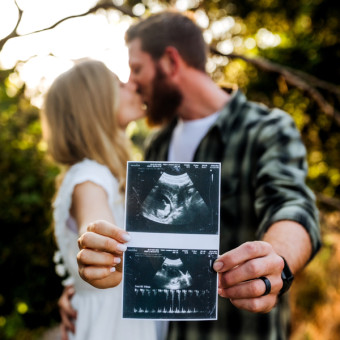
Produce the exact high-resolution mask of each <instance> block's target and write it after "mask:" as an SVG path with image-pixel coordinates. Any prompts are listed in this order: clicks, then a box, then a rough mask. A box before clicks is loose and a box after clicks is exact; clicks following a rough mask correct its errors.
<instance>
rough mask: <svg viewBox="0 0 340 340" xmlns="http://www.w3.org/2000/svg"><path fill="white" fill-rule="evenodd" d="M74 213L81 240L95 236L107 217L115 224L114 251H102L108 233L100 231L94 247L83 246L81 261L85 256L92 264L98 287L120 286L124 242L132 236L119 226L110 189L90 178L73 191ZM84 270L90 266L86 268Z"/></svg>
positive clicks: (80, 255)
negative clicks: (96, 228) (99, 224)
mask: <svg viewBox="0 0 340 340" xmlns="http://www.w3.org/2000/svg"><path fill="white" fill-rule="evenodd" d="M71 215H72V216H73V217H74V218H75V220H76V221H77V224H78V226H79V236H80V238H79V244H80V243H81V242H82V240H86V239H88V238H89V237H90V238H92V236H93V235H92V234H93V231H95V230H94V228H95V226H96V223H97V222H96V221H98V220H104V221H106V222H108V223H109V224H110V225H114V235H112V239H111V240H110V242H111V251H110V253H108V252H100V253H99V252H98V250H101V249H100V248H99V246H98V245H99V244H100V240H101V239H102V238H103V237H104V236H103V234H101V233H100V232H99V233H97V234H96V235H95V238H94V244H92V247H91V249H83V250H81V251H80V252H79V253H78V261H79V259H83V258H85V259H86V262H87V263H88V264H89V265H90V267H91V271H93V272H94V276H93V280H92V282H90V283H91V284H92V285H93V286H95V287H97V288H106V287H108V286H109V287H115V286H117V285H118V284H119V283H120V282H121V280H122V263H121V262H122V255H123V252H124V251H125V250H126V245H124V243H125V242H127V241H128V240H129V237H128V234H127V233H126V232H125V231H124V230H122V229H121V228H119V227H117V226H115V220H114V217H113V215H112V212H111V209H110V207H109V204H108V197H107V193H106V191H105V190H104V189H103V188H102V187H101V186H99V185H97V184H94V183H93V182H90V181H87V182H84V183H81V184H78V185H77V186H76V187H75V189H74V191H73V196H72V207H71ZM80 249H81V247H80ZM84 271H85V272H86V271H87V269H86V268H84ZM108 283H109V285H108Z"/></svg>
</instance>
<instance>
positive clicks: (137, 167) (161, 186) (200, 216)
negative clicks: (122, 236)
mask: <svg viewBox="0 0 340 340" xmlns="http://www.w3.org/2000/svg"><path fill="white" fill-rule="evenodd" d="M127 176H128V178H127V192H126V197H127V201H126V230H127V231H139V232H156V233H163V232H164V233H195V234H217V232H218V218H219V209H218V208H219V181H220V168H219V166H218V165H217V164H216V163H210V164H209V163H163V162H128V174H127Z"/></svg>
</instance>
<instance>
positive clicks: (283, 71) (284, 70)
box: [0, 0, 340, 126]
mask: <svg viewBox="0 0 340 340" xmlns="http://www.w3.org/2000/svg"><path fill="white" fill-rule="evenodd" d="M15 5H16V6H17V8H18V11H19V17H18V21H17V24H16V26H15V28H14V30H13V31H12V32H11V33H10V34H9V35H8V36H6V37H5V38H3V39H1V40H0V52H1V50H2V48H3V46H4V45H5V43H6V42H7V41H8V40H10V39H12V38H16V37H21V36H28V35H32V34H35V33H40V32H44V31H48V30H52V29H53V28H55V27H57V26H58V25H60V24H61V23H63V22H64V21H67V20H70V19H74V18H79V17H84V16H87V15H89V14H92V13H95V12H97V11H98V10H99V9H103V10H109V9H115V10H118V11H120V12H121V13H123V14H126V15H128V16H130V17H137V16H136V15H135V14H133V12H132V10H131V9H130V8H128V7H126V6H117V5H114V4H113V3H112V2H111V1H106V0H101V1H99V2H98V3H97V4H96V5H95V6H94V7H92V8H90V9H89V10H88V11H86V12H84V13H80V14H76V15H72V16H68V17H65V18H63V19H61V20H59V21H57V22H56V23H54V24H53V25H51V26H49V27H46V28H43V29H40V30H37V31H33V32H30V33H26V34H23V35H19V34H18V33H17V28H18V26H19V24H20V22H21V18H22V15H23V11H22V10H21V9H20V8H19V6H18V4H17V2H16V1H15ZM210 50H211V52H212V53H214V54H216V55H221V56H224V57H227V58H230V59H241V60H244V61H245V62H247V63H249V64H252V65H254V66H255V67H257V68H258V69H260V70H262V71H265V72H271V73H276V74H279V75H281V76H282V77H283V78H284V79H285V81H286V82H287V83H288V84H290V85H291V86H294V87H296V88H299V89H300V90H302V91H304V92H305V93H306V94H307V95H308V96H309V97H310V98H312V99H313V100H314V101H315V103H316V104H317V105H318V106H319V108H320V109H321V110H322V111H323V112H324V113H325V114H326V115H327V116H329V117H330V118H332V119H334V121H335V122H336V123H337V125H339V126H340V112H339V111H337V110H336V109H335V108H334V107H333V106H332V105H331V104H330V103H329V102H328V101H327V100H326V99H325V98H324V96H323V95H322V94H321V93H320V91H318V90H317V88H320V89H324V90H327V91H328V92H330V93H333V94H335V95H336V96H337V98H338V99H339V98H340V87H339V86H336V85H334V84H331V83H328V82H326V81H324V80H320V79H318V78H316V77H314V76H312V75H310V74H307V73H304V72H302V71H299V70H295V69H292V68H289V67H286V66H282V65H279V64H276V63H274V62H271V61H269V60H267V59H264V58H260V57H258V58H249V57H246V56H243V55H238V54H235V53H231V54H223V53H221V52H219V51H218V50H217V49H216V48H214V47H210ZM339 100H340V99H339Z"/></svg>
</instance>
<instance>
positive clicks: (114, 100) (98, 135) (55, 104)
mask: <svg viewBox="0 0 340 340" xmlns="http://www.w3.org/2000/svg"><path fill="white" fill-rule="evenodd" d="M119 86H120V83H119V79H118V78H117V76H116V75H115V74H114V73H112V72H111V71H110V70H109V69H108V68H107V67H106V66H105V65H104V63H102V62H100V61H95V60H87V61H82V62H80V63H78V64H76V65H75V66H74V67H73V68H71V69H70V70H69V71H67V72H65V73H63V74H61V75H60V76H59V77H58V78H57V79H56V80H55V81H54V82H53V84H52V85H51V87H50V88H49V90H48V91H47V94H46V96H45V101H44V107H43V110H42V114H43V115H44V117H45V118H46V123H47V130H48V131H47V133H46V135H47V145H48V150H49V152H50V154H51V156H52V157H53V158H54V160H55V161H56V162H58V163H60V164H63V165H66V166H71V165H73V164H75V163H77V162H80V161H81V160H83V159H84V158H88V159H92V160H95V161H97V162H98V163H100V164H103V165H106V166H107V167H108V168H109V169H110V171H111V172H112V174H113V175H114V176H115V177H116V178H117V180H118V181H119V184H120V191H121V192H124V190H125V179H126V163H127V161H128V160H129V159H130V152H129V140H128V138H127V137H126V135H125V133H124V131H123V130H122V129H121V128H120V127H119V124H118V119H117V110H118V107H119Z"/></svg>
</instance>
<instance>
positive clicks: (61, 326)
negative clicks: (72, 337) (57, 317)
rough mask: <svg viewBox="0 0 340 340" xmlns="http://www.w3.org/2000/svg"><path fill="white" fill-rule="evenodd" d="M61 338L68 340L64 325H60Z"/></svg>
mask: <svg viewBox="0 0 340 340" xmlns="http://www.w3.org/2000/svg"><path fill="white" fill-rule="evenodd" d="M60 338H61V340H68V335H67V329H66V328H65V326H64V325H63V324H61V325H60Z"/></svg>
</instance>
